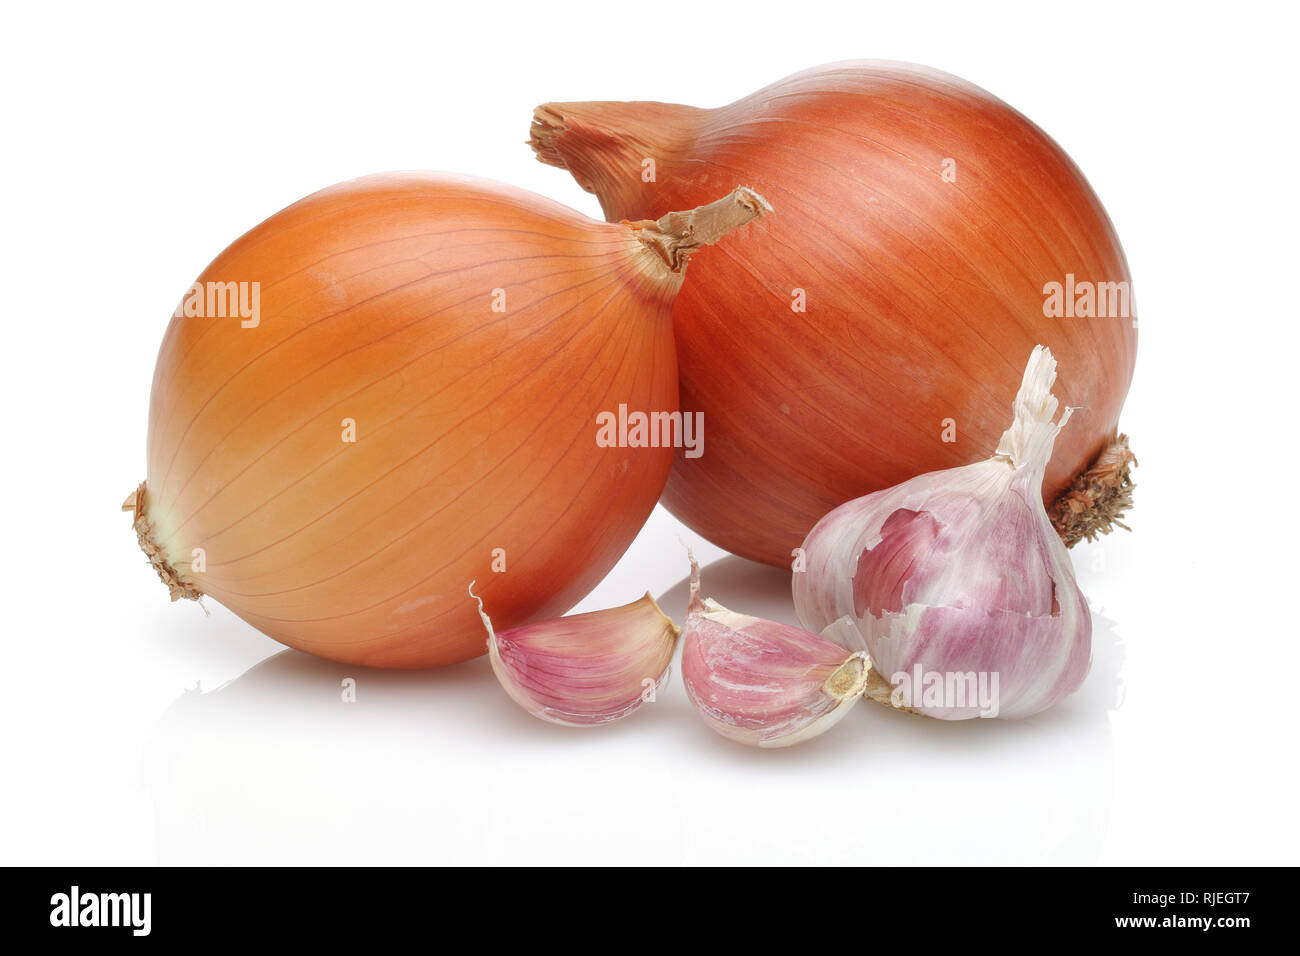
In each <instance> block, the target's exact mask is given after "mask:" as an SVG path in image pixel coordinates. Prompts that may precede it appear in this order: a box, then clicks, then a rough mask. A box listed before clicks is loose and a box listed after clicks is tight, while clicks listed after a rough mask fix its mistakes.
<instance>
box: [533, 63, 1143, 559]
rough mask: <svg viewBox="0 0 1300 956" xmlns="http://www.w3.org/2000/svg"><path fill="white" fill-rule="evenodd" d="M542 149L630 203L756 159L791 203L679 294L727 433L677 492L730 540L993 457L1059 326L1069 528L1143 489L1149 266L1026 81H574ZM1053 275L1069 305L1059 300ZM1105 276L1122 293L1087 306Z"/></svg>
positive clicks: (1052, 505) (704, 396)
mask: <svg viewBox="0 0 1300 956" xmlns="http://www.w3.org/2000/svg"><path fill="white" fill-rule="evenodd" d="M532 145H533V147H534V149H535V150H536V152H537V155H538V157H539V159H541V160H542V161H543V162H546V163H550V164H552V165H556V166H560V167H563V168H567V169H568V170H569V171H570V172H571V173H572V174H573V175H574V177H575V178H576V179H577V181H578V183H579V184H580V185H581V186H583V188H585V189H587V190H589V191H591V192H594V193H595V194H596V195H597V196H598V197H599V198H600V202H601V206H602V207H603V209H604V212H605V215H606V217H607V218H608V219H610V220H612V221H617V220H620V219H637V218H643V217H646V216H655V215H660V214H662V213H663V212H665V211H667V210H668V209H675V208H683V207H689V206H692V205H696V204H698V203H699V202H701V201H703V200H705V199H707V198H709V197H711V196H714V195H717V194H718V193H719V190H720V189H721V188H723V184H730V183H735V182H738V181H743V182H746V183H748V184H750V185H752V186H753V187H754V188H755V189H757V190H758V191H759V192H761V193H763V194H764V195H766V196H767V197H768V198H769V199H770V200H771V201H772V203H773V205H774V206H775V207H776V208H777V209H779V210H780V215H779V216H777V217H773V218H772V219H770V220H768V221H765V222H764V223H762V224H760V225H759V226H758V227H757V228H756V230H755V235H754V236H752V237H750V240H749V241H747V242H746V243H744V244H743V245H737V246H736V247H735V248H734V249H728V250H726V254H725V255H717V256H713V257H710V258H709V259H708V260H707V261H701V262H700V263H699V266H698V275H696V276H695V277H694V278H695V279H696V280H697V281H694V282H693V283H691V284H690V285H689V286H688V287H687V288H686V289H685V290H684V291H683V293H682V295H681V296H679V297H678V300H677V303H676V306H675V311H674V326H675V330H676V335H677V345H678V362H679V365H680V383H681V401H682V408H683V410H684V411H686V412H696V411H702V412H703V413H704V421H705V422H706V423H707V428H708V432H709V445H708V451H707V453H706V454H704V455H703V456H702V457H698V458H687V457H685V456H684V455H681V454H678V455H677V456H676V458H675V460H674V465H673V472H672V475H671V476H670V478H669V480H668V485H667V489H666V491H665V495H664V502H665V504H666V505H667V507H668V508H669V510H671V511H672V512H673V513H674V514H676V515H677V516H678V517H679V518H681V519H682V520H683V521H685V522H686V523H687V524H688V525H690V526H691V527H692V528H693V529H695V530H696V531H698V532H699V533H701V534H702V535H704V536H705V537H707V538H708V539H709V540H711V541H713V542H714V543H715V544H718V545H720V546H722V547H724V548H726V549H728V550H730V551H732V552H734V553H736V554H739V555H742V556H745V557H748V558H754V559H757V560H760V561H765V562H768V563H771V564H787V563H788V562H789V561H790V557H791V552H792V550H793V549H794V548H796V547H798V545H799V544H800V542H802V541H803V539H804V537H805V536H806V535H807V533H808V531H809V530H810V529H811V528H812V526H813V524H814V523H815V522H816V521H817V520H818V519H819V518H820V517H821V516H822V515H824V514H825V513H826V512H828V511H830V510H831V509H832V508H834V507H836V506H837V505H839V504H841V503H843V502H845V501H849V500H851V499H854V498H858V497H860V496H862V495H865V494H867V493H869V492H873V491H877V490H880V489H882V488H887V487H890V486H892V485H895V484H898V483H900V482H902V481H905V480H907V479H909V478H911V477H913V476H915V475H918V474H921V473H923V472H930V471H939V470H943V469H947V468H952V467H956V466H959V465H964V464H967V463H969V462H972V461H975V460H977V459H978V458H980V457H982V456H983V455H985V454H987V449H988V448H989V447H992V446H993V445H994V444H996V442H997V440H998V436H999V435H1000V433H1001V431H1002V429H1003V427H1004V426H1005V422H1004V420H1003V419H1004V417H1005V408H1006V398H1005V396H1006V395H1007V394H1008V393H1013V392H1014V391H1015V389H1016V386H1017V383H1018V382H1019V379H1020V374H1021V370H1022V366H1023V361H1024V356H1025V355H1026V354H1028V352H1029V350H1030V349H1031V348H1032V347H1033V346H1034V345H1035V344H1038V343H1042V344H1044V345H1046V346H1048V347H1049V348H1050V349H1051V351H1052V353H1053V354H1055V355H1056V356H1057V357H1058V359H1059V360H1060V363H1061V368H1062V370H1063V371H1062V374H1061V377H1060V380H1059V382H1058V385H1057V389H1058V394H1059V396H1060V398H1061V400H1062V402H1063V403H1064V404H1066V405H1070V406H1075V407H1077V411H1076V412H1075V415H1074V419H1073V421H1072V423H1071V428H1070V430H1069V431H1068V432H1067V433H1066V434H1064V435H1062V436H1061V440H1060V441H1059V442H1058V444H1057V447H1056V450H1055V454H1054V455H1053V457H1052V460H1051V462H1050V464H1049V466H1048V469H1047V474H1046V480H1045V482H1044V485H1043V493H1044V501H1045V502H1046V503H1048V505H1049V512H1050V513H1051V514H1052V518H1053V521H1054V523H1055V524H1056V526H1057V528H1058V531H1060V532H1061V534H1062V536H1063V537H1064V538H1065V539H1066V540H1067V542H1069V543H1073V541H1074V540H1077V539H1078V538H1080V537H1084V536H1091V535H1092V534H1094V533H1096V532H1097V531H1104V530H1107V529H1108V528H1109V525H1110V522H1111V521H1112V519H1113V518H1115V517H1116V516H1117V515H1118V514H1119V513H1120V512H1121V511H1122V509H1123V508H1124V507H1125V506H1126V505H1127V504H1128V489H1129V482H1128V471H1127V469H1128V465H1129V464H1130V462H1131V460H1132V456H1131V455H1130V454H1129V452H1128V449H1127V444H1126V440H1125V439H1124V437H1123V436H1117V434H1116V425H1117V422H1118V419H1119V414H1120V407H1121V405H1122V404H1123V401H1124V397H1125V395H1126V393H1127V391H1128V387H1129V382H1130V380H1131V378H1132V374H1133V366H1134V360H1135V354H1136V346H1137V329H1136V321H1135V320H1134V319H1133V317H1132V316H1133V314H1134V313H1133V309H1132V300H1131V294H1132V289H1131V278H1130V275H1129V270H1128V265H1127V263H1126V261H1125V258H1124V253H1123V250H1122V249H1121V248H1120V244H1119V240H1118V238H1117V237H1116V235H1115V230H1114V228H1113V227H1112V225H1111V222H1110V220H1109V218H1107V215H1106V212H1105V210H1104V209H1103V208H1102V206H1101V203H1100V201H1099V200H1098V199H1097V197H1096V195H1095V194H1094V193H1093V191H1092V189H1091V188H1090V187H1089V185H1088V183H1087V181H1086V180H1085V179H1084V177H1083V174H1082V173H1081V172H1080V171H1079V169H1078V168H1077V167H1076V166H1075V165H1074V163H1073V162H1072V161H1071V160H1070V158H1069V157H1068V156H1066V154H1065V153H1064V152H1063V151H1062V150H1061V148H1060V147H1059V146H1058V145H1057V144H1056V143H1055V142H1053V141H1052V139H1051V138H1050V137H1048V135H1047V134H1046V133H1044V132H1043V131H1042V130H1040V129H1039V128H1038V127H1037V126H1035V125H1034V124H1033V123H1031V122H1030V121H1029V120H1028V119H1026V118H1025V117H1024V116H1022V115H1021V114H1020V113H1018V112H1016V111H1015V110H1014V109H1012V108H1011V107H1010V106H1008V105H1007V104H1005V103H1003V102H1002V101H1001V100H998V99H997V98H995V97H993V96H992V95H990V94H989V93H986V92H985V91H984V90H982V89H979V88H978V87H975V86H973V85H971V84H970V83H967V82H964V81H962V80H960V79H957V78H956V77H953V76H949V75H947V74H944V73H940V72H938V71H936V70H932V69H928V68H925V67H920V66H912V65H907V64H898V63H884V62H851V63H837V64H832V65H829V66H824V67H820V68H817V69H813V70H809V71H807V72H804V73H800V74H798V75H796V76H792V77H790V78H788V79H785V80H782V81H781V82H779V83H776V84H774V85H772V86H769V87H767V88H766V89H763V90H761V91H759V92H757V93H755V94H753V95H752V96H748V97H746V98H744V99H742V100H739V101H738V102H736V103H733V104H731V105H730V106H723V107H720V108H718V109H696V108H693V107H689V106H676V105H670V104H664V103H600V102H586V103H549V104H546V105H544V106H541V107H538V109H537V111H536V113H535V116H534V122H533V128H532ZM1053 283H1055V284H1058V285H1059V286H1061V288H1062V293H1063V297H1064V298H1068V299H1069V300H1070V301H1069V302H1064V303H1058V304H1060V305H1061V306H1062V307H1061V308H1060V309H1059V311H1061V312H1064V313H1066V314H1065V315H1061V316H1048V315H1046V314H1045V311H1049V310H1051V309H1052V308H1053V306H1051V305H1050V304H1049V299H1050V295H1049V293H1048V290H1049V289H1050V288H1051V284H1053ZM1111 283H1113V284H1114V285H1109V284H1111ZM1089 286H1091V287H1092V288H1093V290H1094V297H1096V296H1101V297H1103V298H1107V299H1108V302H1109V309H1108V310H1109V311H1112V312H1119V313H1121V314H1118V315H1106V316H1104V317H1103V316H1099V315H1096V316H1094V317H1087V316H1080V315H1075V316H1070V315H1069V314H1068V313H1069V312H1070V311H1087V308H1086V307H1085V306H1083V305H1082V300H1079V303H1078V304H1079V306H1080V308H1079V309H1073V308H1072V307H1073V306H1074V305H1075V304H1076V302H1075V299H1074V296H1073V293H1074V292H1075V290H1082V289H1085V288H1088V287H1089ZM1098 290H1099V291H1098ZM1078 294H1079V295H1080V296H1082V295H1083V292H1078ZM1121 294H1127V296H1128V299H1127V301H1126V302H1125V303H1122V304H1121V302H1120V296H1121ZM1095 301H1096V299H1095V298H1094V303H1095ZM1123 305H1127V309H1124V308H1123V307H1122V306H1123ZM1093 311H1094V312H1097V311H1098V309H1097V308H1096V307H1095V304H1094V309H1093ZM1090 466H1091V467H1090Z"/></svg>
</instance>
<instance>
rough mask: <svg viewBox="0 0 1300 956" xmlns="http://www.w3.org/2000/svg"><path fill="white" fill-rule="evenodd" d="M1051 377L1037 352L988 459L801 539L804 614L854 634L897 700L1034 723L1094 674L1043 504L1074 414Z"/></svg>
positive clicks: (1073, 589) (927, 480)
mask: <svg viewBox="0 0 1300 956" xmlns="http://www.w3.org/2000/svg"><path fill="white" fill-rule="evenodd" d="M1055 379H1056V361H1055V359H1053V358H1052V354H1051V352H1049V351H1048V350H1047V349H1046V348H1044V347H1043V346H1041V345H1040V346H1038V347H1037V348H1035V349H1034V351H1033V354H1032V355H1031V356H1030V359H1029V364H1028V366H1027V367H1026V369H1025V374H1024V379H1023V381H1022V382H1021V385H1020V390H1019V392H1018V393H1017V395H1016V399H1015V405H1014V412H1015V418H1014V421H1013V422H1012V424H1011V427H1010V428H1008V429H1007V430H1006V432H1005V433H1003V435H1002V438H1001V440H1000V441H999V442H998V446H997V450H996V452H995V453H994V455H993V456H992V457H991V458H989V459H987V460H986V461H981V462H977V463H975V464H973V465H966V466H964V467H961V468H951V469H948V470H946V471H937V472H931V473H929V474H925V475H921V476H919V477H917V478H913V479H912V480H910V481H906V482H904V483H902V484H901V485H897V486H895V487H893V488H888V489H886V490H884V491H878V492H875V493H874V494H870V495H867V496H865V497H863V498H858V499H857V500H855V501H851V502H849V503H848V504H845V505H842V506H840V507H839V508H836V509H835V510H834V511H832V512H830V513H829V514H828V515H826V516H825V517H824V518H822V519H821V521H819V522H818V523H817V525H816V526H815V527H814V528H813V530H812V531H811V532H810V533H809V535H808V538H807V540H805V541H804V544H803V552H804V561H805V570H804V571H802V572H796V573H795V575H794V600H795V609H796V611H797V612H798V615H799V620H800V621H801V622H802V623H803V625H804V626H805V627H807V628H809V629H810V630H818V631H820V630H822V629H823V628H828V627H829V628H830V630H828V632H827V636H835V635H843V634H845V633H847V634H849V635H850V638H856V639H857V640H846V643H847V645H848V646H849V647H855V646H860V647H865V648H866V650H867V651H868V652H869V653H870V655H871V660H872V663H873V667H874V668H875V669H876V671H877V673H878V676H879V677H880V678H882V679H883V680H884V681H885V682H887V683H888V684H889V685H890V687H891V688H892V691H891V692H890V693H889V694H888V699H889V700H890V702H891V703H893V704H894V705H895V706H901V707H908V708H910V709H912V710H915V711H917V712H919V713H922V714H926V715H928V716H931V717H940V718H944V719H950V720H958V719H964V718H968V717H976V716H988V717H991V716H1000V717H1025V716H1028V715H1030V714H1034V713H1037V712H1039V711H1041V710H1044V709H1046V708H1047V707H1050V706H1051V705H1052V704H1054V703H1056V702H1057V701H1058V700H1060V699H1061V698H1062V697H1064V696H1066V695H1067V694H1069V693H1071V692H1072V691H1074V690H1075V689H1076V688H1078V686H1079V684H1080V683H1082V681H1083V678H1084V676H1085V675H1086V674H1087V671H1088V665H1089V655H1090V642H1091V635H1092V618H1091V616H1090V614H1089V611H1088V606H1087V603H1086V601H1085V600H1084V596H1083V593H1082V592H1081V591H1080V590H1079V586H1078V584H1077V583H1076V582H1075V579H1074V571H1073V568H1072V567H1071V565H1070V558H1069V555H1068V554H1067V552H1066V550H1065V546H1064V545H1063V544H1062V543H1061V539H1060V537H1059V536H1058V535H1057V534H1056V532H1055V530H1054V529H1053V528H1052V525H1051V523H1050V521H1049V520H1048V517H1047V512H1046V511H1045V509H1044V508H1043V503H1042V483H1043V474H1044V469H1045V468H1046V466H1047V462H1048V460H1049V459H1050V458H1051V454H1052V445H1053V442H1054V441H1055V439H1056V435H1057V433H1058V432H1059V431H1060V429H1061V426H1063V425H1064V424H1065V422H1066V420H1067V419H1068V418H1069V417H1070V412H1071V409H1069V408H1067V409H1065V411H1064V413H1063V414H1062V415H1061V418H1060V421H1058V422H1053V418H1054V417H1055V415H1056V410H1057V400H1056V398H1055V397H1054V396H1053V395H1052V394H1051V388H1052V383H1053V382H1054V381H1055ZM845 617H847V618H848V619H849V620H848V622H845V621H842V620H841V619H842V618H845ZM837 621H838V622H839V623H838V624H836V622H837ZM845 624H851V625H852V626H851V627H845ZM832 625H835V626H834V627H831V626H832ZM841 639H844V638H842V637H841ZM871 696H872V697H873V698H876V699H881V698H882V697H883V696H884V695H882V694H876V693H873V694H871Z"/></svg>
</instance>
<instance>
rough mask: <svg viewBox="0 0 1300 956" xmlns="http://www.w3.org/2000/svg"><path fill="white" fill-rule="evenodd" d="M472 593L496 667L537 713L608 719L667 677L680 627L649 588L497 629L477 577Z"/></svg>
mask: <svg viewBox="0 0 1300 956" xmlns="http://www.w3.org/2000/svg"><path fill="white" fill-rule="evenodd" d="M469 593H470V597H472V598H474V599H475V600H476V601H478V606H479V616H480V617H481V618H482V619H483V625H484V627H486V628H487V643H488V657H489V658H490V660H491V661H492V670H493V672H494V673H495V674H496V675H497V679H498V680H499V681H500V682H501V686H502V687H504V688H505V690H506V693H508V694H509V695H510V697H511V698H512V699H513V700H514V701H515V703H517V704H518V705H519V706H520V707H522V708H524V710H526V711H528V712H529V713H530V714H532V715H533V716H534V717H540V718H541V719H542V720H548V721H550V722H551V723H555V724H567V725H569V726H571V727H593V726H598V725H600V724H607V723H609V722H611V721H614V720H619V719H621V718H623V717H626V716H627V715H628V714H630V713H632V711H634V710H636V709H637V708H639V707H640V706H641V705H642V704H644V703H646V702H647V701H652V700H654V699H655V692H656V691H657V690H658V689H659V688H660V687H662V686H663V683H664V681H665V680H666V679H667V677H668V664H669V662H670V661H671V660H672V657H673V650H674V649H675V648H676V646H677V637H678V635H679V634H680V633H681V630H680V629H679V628H678V627H677V626H676V625H674V624H673V622H672V620H671V619H669V618H668V616H667V615H665V614H664V613H663V611H661V610H659V605H657V604H656V603H655V602H654V598H652V597H651V596H650V595H649V594H646V595H645V596H644V597H643V598H641V599H640V600H639V601H633V602H632V603H631V604H625V605H623V606H622V607H615V608H609V609H607V610H603V611H591V612H589V613H586V614H572V615H570V616H568V617H558V618H555V619H553V620H549V621H539V622H537V623H535V624H525V625H522V626H520V627H513V628H511V629H510V630H508V631H502V632H501V633H500V634H497V633H495V632H494V631H493V629H492V621H491V619H490V618H489V617H488V616H487V613H486V612H485V611H484V610H483V600H482V599H481V598H479V597H478V596H476V595H475V594H474V585H473V583H471V584H470V592H469Z"/></svg>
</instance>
